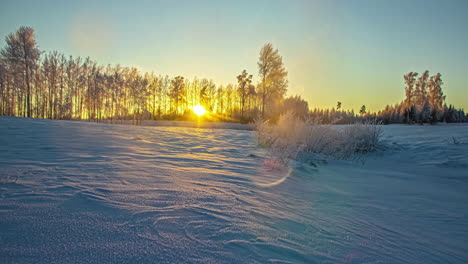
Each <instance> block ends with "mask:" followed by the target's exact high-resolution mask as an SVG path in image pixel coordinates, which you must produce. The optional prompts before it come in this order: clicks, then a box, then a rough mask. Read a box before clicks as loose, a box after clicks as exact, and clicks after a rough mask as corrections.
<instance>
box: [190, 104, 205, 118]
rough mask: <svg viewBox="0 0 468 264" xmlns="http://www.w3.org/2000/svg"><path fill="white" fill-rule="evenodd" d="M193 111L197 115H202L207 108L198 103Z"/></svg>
mask: <svg viewBox="0 0 468 264" xmlns="http://www.w3.org/2000/svg"><path fill="white" fill-rule="evenodd" d="M193 112H194V113H195V114H196V115H197V116H202V115H204V114H205V113H206V110H205V108H204V107H203V106H201V105H196V106H194V107H193Z"/></svg>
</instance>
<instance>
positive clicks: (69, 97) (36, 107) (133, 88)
mask: <svg viewBox="0 0 468 264" xmlns="http://www.w3.org/2000/svg"><path fill="white" fill-rule="evenodd" d="M5 41H6V46H5V47H4V48H2V49H1V51H0V100H1V101H0V115H6V116H21V117H35V118H49V119H72V120H94V121H98V122H99V121H103V120H106V121H109V120H110V121H111V122H112V121H113V120H135V121H136V123H138V122H139V121H141V120H193V119H195V118H196V117H195V116H194V114H193V110H192V109H193V107H194V106H196V105H202V106H204V107H205V109H207V110H208V111H209V114H208V115H206V117H203V118H204V119H205V120H207V121H223V122H241V123H247V122H250V121H252V120H253V119H255V118H256V117H258V116H261V117H263V118H267V119H271V120H276V119H277V118H278V117H279V116H280V115H281V114H282V113H285V112H294V113H295V114H296V115H298V116H300V117H304V118H305V117H309V118H315V119H317V120H321V122H323V123H336V124H349V123H355V122H359V121H362V120H365V119H376V120H377V121H381V122H383V123H384V124H390V123H409V124H412V123H437V122H468V116H467V115H466V114H465V112H464V110H463V109H457V108H455V107H454V106H452V105H449V106H448V105H447V104H446V102H445V96H444V94H443V91H442V85H443V82H442V79H441V74H439V73H438V74H436V75H434V76H430V75H429V72H428V71H425V72H424V73H423V74H422V75H421V76H420V77H419V78H418V77H417V76H418V74H417V73H414V72H410V73H408V74H406V75H405V76H404V81H405V84H406V87H405V95H406V98H405V100H403V101H402V102H401V103H399V104H396V105H393V106H390V105H388V106H387V107H385V109H383V110H381V111H379V112H376V113H368V112H367V111H366V107H365V105H363V106H362V107H361V109H360V111H359V113H355V112H354V111H347V110H343V109H342V103H341V102H338V103H337V106H336V108H332V109H313V110H310V108H309V105H308V103H307V101H305V100H303V99H302V98H301V97H300V96H292V97H287V98H286V97H285V95H286V92H287V88H288V80H287V76H288V72H287V70H286V68H285V66H284V64H283V59H282V57H281V56H280V55H279V52H278V50H277V49H274V48H273V46H272V45H271V44H265V45H264V46H263V47H262V48H261V50H260V54H259V58H258V63H257V65H258V79H259V82H258V83H257V84H253V81H252V78H253V75H252V74H249V73H247V71H245V70H243V71H242V72H241V73H240V74H239V75H238V76H237V83H235V84H228V85H225V86H224V85H217V84H215V83H213V81H212V80H208V79H197V78H195V79H193V80H188V79H186V78H184V77H183V76H176V77H173V78H171V77H169V76H167V75H166V76H162V75H155V74H154V73H142V72H140V71H139V70H138V69H136V68H134V67H122V66H120V65H115V66H112V65H107V66H103V65H99V64H97V63H96V62H95V61H93V60H91V59H90V58H85V59H82V58H80V57H78V58H73V57H72V56H69V57H66V56H65V55H64V54H62V53H59V52H57V51H52V52H48V53H44V52H42V51H40V50H39V48H38V46H37V43H36V39H35V33H34V29H33V28H30V27H20V28H19V29H18V30H17V31H16V32H14V33H11V34H9V35H8V36H6V38H5Z"/></svg>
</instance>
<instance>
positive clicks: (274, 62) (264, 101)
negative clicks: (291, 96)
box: [257, 43, 288, 116]
mask: <svg viewBox="0 0 468 264" xmlns="http://www.w3.org/2000/svg"><path fill="white" fill-rule="evenodd" d="M257 65H258V73H259V77H260V83H259V85H258V89H259V90H258V92H259V97H260V101H261V112H262V116H265V109H267V108H269V107H271V106H272V104H274V103H275V101H276V102H277V101H278V100H280V99H282V98H283V97H284V95H285V94H286V91H287V87H288V80H287V76H288V72H287V71H286V68H285V66H284V64H283V58H282V57H281V56H280V55H279V52H278V49H276V50H275V49H273V45H272V44H270V43H268V44H265V45H264V46H263V47H262V49H261V50H260V56H259V60H258V63H257Z"/></svg>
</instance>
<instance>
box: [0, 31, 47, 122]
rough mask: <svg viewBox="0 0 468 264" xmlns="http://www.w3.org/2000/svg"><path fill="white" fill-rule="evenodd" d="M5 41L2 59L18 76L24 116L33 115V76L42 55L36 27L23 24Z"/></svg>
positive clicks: (16, 79)
mask: <svg viewBox="0 0 468 264" xmlns="http://www.w3.org/2000/svg"><path fill="white" fill-rule="evenodd" d="M5 42H6V47H5V48H3V49H2V50H1V51H0V54H1V57H2V60H3V61H5V62H6V64H8V66H9V68H10V69H12V70H13V71H14V72H15V75H17V77H18V78H15V86H16V87H17V88H20V89H21V94H20V97H24V99H23V100H22V101H24V108H22V107H21V108H20V109H23V116H27V117H31V116H32V115H31V114H32V111H31V105H32V103H31V98H32V89H33V87H32V83H33V80H32V77H33V71H34V69H35V68H36V66H37V63H38V61H39V58H40V56H41V52H40V50H39V48H38V47H37V43H36V36H35V34H34V29H33V28H31V27H24V26H22V27H20V28H19V29H18V30H17V31H16V32H15V33H11V34H8V35H7V36H6V38H5ZM22 103H23V102H22Z"/></svg>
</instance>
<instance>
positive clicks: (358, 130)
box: [255, 112, 382, 161]
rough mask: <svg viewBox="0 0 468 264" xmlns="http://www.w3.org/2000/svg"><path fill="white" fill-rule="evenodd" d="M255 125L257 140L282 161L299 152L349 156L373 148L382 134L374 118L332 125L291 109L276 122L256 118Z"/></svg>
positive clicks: (338, 156)
mask: <svg viewBox="0 0 468 264" xmlns="http://www.w3.org/2000/svg"><path fill="white" fill-rule="evenodd" d="M255 128H256V131H257V142H258V144H259V145H260V146H263V147H267V148H269V150H270V153H271V154H273V155H274V156H276V157H278V158H280V159H281V160H284V161H286V160H287V159H296V158H297V157H298V154H299V153H314V154H320V155H325V156H330V157H334V158H339V159H350V158H353V157H355V156H356V154H362V153H368V152H373V151H376V150H377V147H378V145H379V143H380V139H381V137H382V126H381V123H378V122H376V121H366V122H363V123H357V124H354V125H346V126H332V125H324V124H321V122H320V120H314V119H306V120H302V119H300V118H298V117H296V115H294V114H293V113H292V112H288V113H286V114H284V115H281V116H280V117H279V119H278V122H277V123H276V124H270V123H269V122H268V121H267V120H262V119H257V120H256V121H255Z"/></svg>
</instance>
